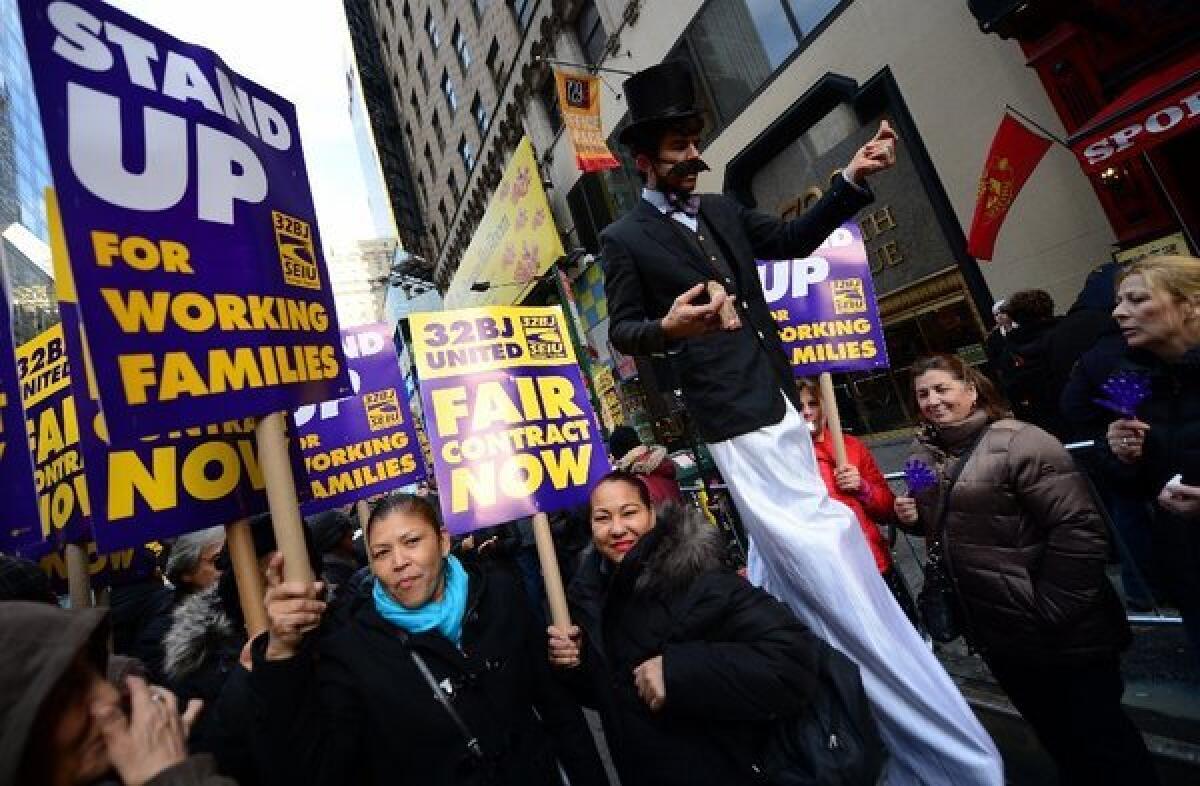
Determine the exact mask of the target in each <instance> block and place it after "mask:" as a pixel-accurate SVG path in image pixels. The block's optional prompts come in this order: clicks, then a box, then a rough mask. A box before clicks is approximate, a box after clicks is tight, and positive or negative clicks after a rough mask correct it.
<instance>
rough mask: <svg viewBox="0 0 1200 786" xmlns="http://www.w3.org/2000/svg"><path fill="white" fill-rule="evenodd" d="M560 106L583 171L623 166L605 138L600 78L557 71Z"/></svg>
mask: <svg viewBox="0 0 1200 786" xmlns="http://www.w3.org/2000/svg"><path fill="white" fill-rule="evenodd" d="M554 81H555V83H556V86H557V87H558V105H559V107H560V108H561V109H562V116H563V122H564V123H565V124H566V126H567V134H568V135H569V136H570V137H571V145H572V146H573V147H574V148H575V165H576V166H577V167H579V170H580V171H581V172H600V171H602V170H605V169H615V168H616V167H618V166H620V164H619V163H618V162H617V159H616V157H615V156H613V154H612V151H610V150H609V149H608V144H607V143H606V142H605V141H604V134H603V129H602V128H601V125H600V79H599V78H598V77H595V76H588V75H586V74H567V73H564V72H562V71H555V72H554Z"/></svg>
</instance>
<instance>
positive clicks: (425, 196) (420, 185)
mask: <svg viewBox="0 0 1200 786" xmlns="http://www.w3.org/2000/svg"><path fill="white" fill-rule="evenodd" d="M427 149H428V148H427ZM417 189H418V190H420V192H421V212H422V213H424V212H425V210H426V209H427V208H426V205H428V204H429V190H428V189H427V188H425V174H424V173H421V174H419V175H417Z"/></svg>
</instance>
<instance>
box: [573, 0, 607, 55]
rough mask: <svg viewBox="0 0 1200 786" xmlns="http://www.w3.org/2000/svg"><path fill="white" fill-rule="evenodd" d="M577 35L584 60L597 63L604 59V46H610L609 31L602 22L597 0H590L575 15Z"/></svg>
mask: <svg viewBox="0 0 1200 786" xmlns="http://www.w3.org/2000/svg"><path fill="white" fill-rule="evenodd" d="M575 35H576V36H577V37H578V38H579V46H580V48H581V49H582V50H583V61H584V62H585V63H588V64H590V65H597V64H598V63H600V61H601V60H603V59H604V48H605V47H606V46H608V33H606V32H605V31H604V25H603V24H602V23H601V22H600V12H599V11H598V10H597V9H596V1H595V0H588V2H586V3H584V5H583V8H582V9H580V11H579V16H577V17H575Z"/></svg>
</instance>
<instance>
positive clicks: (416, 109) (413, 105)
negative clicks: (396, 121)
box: [408, 90, 421, 119]
mask: <svg viewBox="0 0 1200 786" xmlns="http://www.w3.org/2000/svg"><path fill="white" fill-rule="evenodd" d="M408 106H409V108H410V109H412V115H413V118H414V119H416V118H418V117H420V116H421V105H420V104H419V103H418V102H417V91H416V90H414V91H412V95H410V96H409V97H408Z"/></svg>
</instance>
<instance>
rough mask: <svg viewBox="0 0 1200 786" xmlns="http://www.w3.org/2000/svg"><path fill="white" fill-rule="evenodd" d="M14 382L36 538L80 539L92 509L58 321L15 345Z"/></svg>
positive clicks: (64, 348) (86, 535) (84, 537)
mask: <svg viewBox="0 0 1200 786" xmlns="http://www.w3.org/2000/svg"><path fill="white" fill-rule="evenodd" d="M17 383H18V384H19V385H20V389H21V403H22V406H23V407H24V409H25V423H26V429H27V431H28V433H29V450H30V453H31V454H32V458H33V477H34V487H35V488H36V489H37V501H38V511H39V518H40V520H41V538H40V539H41V540H52V541H53V542H54V543H56V544H59V545H61V544H65V543H77V542H80V541H82V540H84V539H86V538H87V537H88V534H89V533H88V523H87V518H88V517H89V516H90V515H91V510H90V507H89V505H88V493H87V485H86V483H85V481H84V475H83V452H82V450H81V449H80V444H79V420H78V417H77V414H76V408H75V397H74V396H73V395H72V394H71V368H70V364H69V363H68V362H67V348H66V342H65V341H64V340H63V328H62V325H55V326H54V327H52V328H50V329H49V330H46V331H44V332H42V333H40V334H39V335H37V336H35V337H33V338H32V339H30V340H29V341H26V342H25V343H24V344H22V345H21V346H19V347H17Z"/></svg>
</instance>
